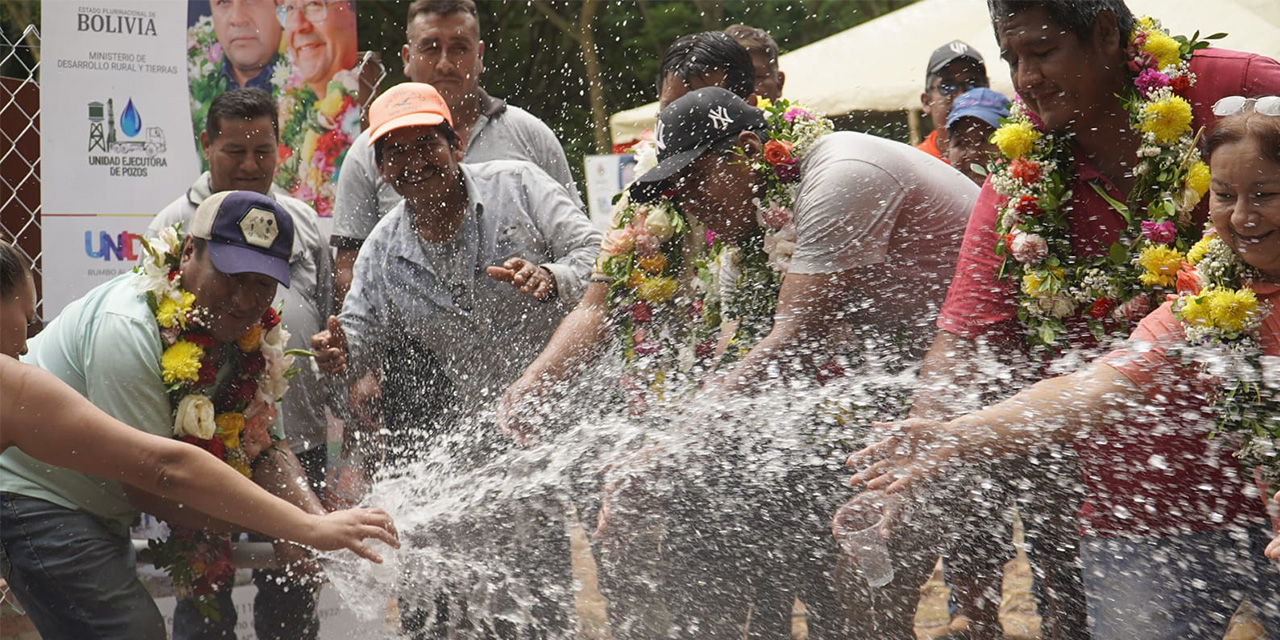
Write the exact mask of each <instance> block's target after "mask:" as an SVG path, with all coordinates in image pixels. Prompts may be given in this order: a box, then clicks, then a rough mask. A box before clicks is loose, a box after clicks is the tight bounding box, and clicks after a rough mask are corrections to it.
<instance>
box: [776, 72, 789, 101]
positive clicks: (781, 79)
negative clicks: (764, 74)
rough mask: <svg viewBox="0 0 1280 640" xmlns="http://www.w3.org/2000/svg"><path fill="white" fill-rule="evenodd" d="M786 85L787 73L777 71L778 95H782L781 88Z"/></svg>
mask: <svg viewBox="0 0 1280 640" xmlns="http://www.w3.org/2000/svg"><path fill="white" fill-rule="evenodd" d="M786 85H787V74H786V73H784V72H782V71H778V95H779V96H781V95H782V88H783V87H785V86H786Z"/></svg>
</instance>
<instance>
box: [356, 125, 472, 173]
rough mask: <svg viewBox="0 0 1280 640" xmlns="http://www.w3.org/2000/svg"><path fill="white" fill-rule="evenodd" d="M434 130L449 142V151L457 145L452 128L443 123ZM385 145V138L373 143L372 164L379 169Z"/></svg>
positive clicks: (455, 134)
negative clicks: (438, 131) (437, 130)
mask: <svg viewBox="0 0 1280 640" xmlns="http://www.w3.org/2000/svg"><path fill="white" fill-rule="evenodd" d="M435 128H437V129H439V130H440V133H441V135H443V136H444V139H445V140H447V141H449V148H450V149H452V148H454V147H456V146H457V145H458V133H457V132H456V131H454V130H453V127H451V126H449V125H447V124H444V123H440V124H438V125H435ZM386 144H387V138H386V136H383V137H381V138H378V139H377V140H374V141H373V162H374V164H375V165H376V166H377V167H379V168H381V167H382V149H383V147H385V146H386Z"/></svg>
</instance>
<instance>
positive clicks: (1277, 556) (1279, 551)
mask: <svg viewBox="0 0 1280 640" xmlns="http://www.w3.org/2000/svg"><path fill="white" fill-rule="evenodd" d="M1271 499H1272V500H1273V501H1275V502H1276V503H1278V504H1280V491H1277V492H1276V495H1274V496H1272V497H1271ZM1267 557H1268V558H1271V559H1272V560H1280V532H1277V533H1276V537H1275V539H1274V540H1272V541H1271V544H1268V545H1267Z"/></svg>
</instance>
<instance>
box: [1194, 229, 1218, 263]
mask: <svg viewBox="0 0 1280 640" xmlns="http://www.w3.org/2000/svg"><path fill="white" fill-rule="evenodd" d="M1215 237H1217V236H1215V235H1213V234H1210V235H1207V236H1205V237H1203V238H1200V240H1199V241H1197V242H1196V243H1195V244H1193V245H1191V249H1190V250H1188V251H1187V262H1190V263H1191V264H1192V266H1194V265H1197V264H1200V261H1201V260H1204V257H1205V255H1207V254H1208V253H1209V245H1210V244H1212V243H1213V239H1214V238H1215Z"/></svg>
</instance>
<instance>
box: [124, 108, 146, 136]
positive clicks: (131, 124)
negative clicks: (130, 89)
mask: <svg viewBox="0 0 1280 640" xmlns="http://www.w3.org/2000/svg"><path fill="white" fill-rule="evenodd" d="M120 131H121V132H123V133H124V135H126V136H129V137H130V138H132V137H134V136H136V135H138V132H140V131H142V116H141V115H139V114H138V109H137V107H134V106H133V98H129V104H127V105H125V107H124V112H123V113H121V114H120Z"/></svg>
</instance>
